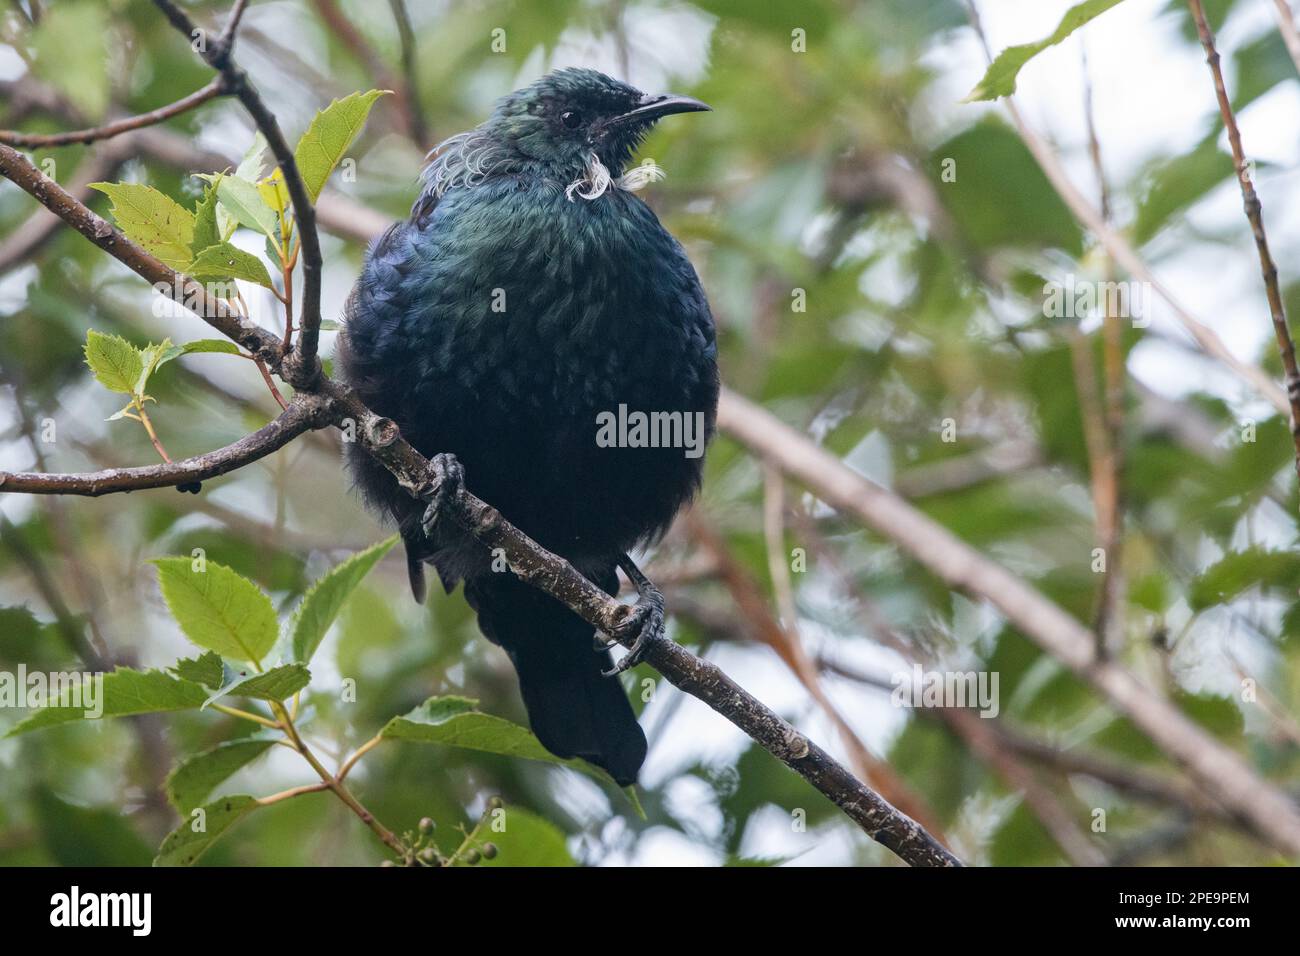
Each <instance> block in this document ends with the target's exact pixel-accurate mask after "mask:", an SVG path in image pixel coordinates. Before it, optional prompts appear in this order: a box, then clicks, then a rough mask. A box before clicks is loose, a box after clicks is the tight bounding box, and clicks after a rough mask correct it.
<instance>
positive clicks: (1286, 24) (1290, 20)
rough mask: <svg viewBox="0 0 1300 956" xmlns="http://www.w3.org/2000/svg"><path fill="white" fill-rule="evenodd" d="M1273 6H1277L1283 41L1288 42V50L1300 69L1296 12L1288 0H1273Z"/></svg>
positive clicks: (1299, 43)
mask: <svg viewBox="0 0 1300 956" xmlns="http://www.w3.org/2000/svg"><path fill="white" fill-rule="evenodd" d="M1273 6H1275V7H1276V8H1277V27H1278V30H1279V31H1280V32H1281V34H1282V41H1283V42H1284V43H1285V44H1286V50H1287V52H1288V53H1290V54H1291V60H1292V62H1294V63H1295V67H1296V69H1297V70H1300V31H1297V30H1296V25H1295V14H1293V13H1292V12H1291V5H1290V3H1288V0H1273Z"/></svg>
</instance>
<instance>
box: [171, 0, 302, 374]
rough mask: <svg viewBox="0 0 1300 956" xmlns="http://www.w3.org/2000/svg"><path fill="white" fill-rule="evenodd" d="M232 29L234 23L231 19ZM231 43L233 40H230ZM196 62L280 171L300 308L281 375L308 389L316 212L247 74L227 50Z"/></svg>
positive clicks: (180, 19)
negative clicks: (229, 98) (220, 83)
mask: <svg viewBox="0 0 1300 956" xmlns="http://www.w3.org/2000/svg"><path fill="white" fill-rule="evenodd" d="M154 5H155V6H157V7H158V9H159V10H161V11H162V12H163V14H164V15H165V16H166V17H167V19H168V20H169V21H170V22H171V24H172V26H174V27H175V28H176V29H177V30H179V31H180V32H181V33H183V34H184V35H185V36H186V37H191V36H193V34H194V31H195V30H196V29H197V28H196V27H195V25H194V22H193V21H192V20H191V19H190V18H189V16H188V15H187V14H186V13H185V12H184V11H183V10H181V9H180V8H179V7H178V6H176V4H175V3H173V2H172V0H154ZM231 21H232V25H234V24H235V23H237V20H236V18H235V17H234V16H232V17H231ZM230 39H231V41H232V42H233V39H234V37H233V34H232V36H231V38H230ZM199 55H200V56H202V57H203V59H204V61H205V62H207V64H208V65H209V66H211V67H212V68H213V69H214V70H217V71H218V72H219V73H221V74H222V76H223V77H224V79H225V83H226V86H227V87H228V88H229V90H230V92H231V93H232V94H233V95H234V96H236V97H238V99H239V102H240V103H242V104H243V105H244V109H245V110H247V111H248V114H249V115H250V116H251V117H252V118H253V122H254V123H255V124H256V125H257V128H258V129H259V130H260V131H261V133H262V135H263V136H264V137H266V143H267V145H268V146H269V147H270V148H271V154H272V155H273V156H274V157H275V161H276V162H277V163H278V164H279V166H280V172H281V175H283V176H284V185H285V189H286V190H288V192H289V198H290V199H291V200H292V201H293V214H294V219H295V222H296V224H297V229H298V237H299V238H298V241H299V242H300V243H301V246H302V300H301V302H302V305H301V311H300V313H299V315H300V318H299V322H298V325H299V332H298V350H297V352H296V353H295V354H294V362H293V363H286V370H285V374H286V375H287V376H288V378H289V381H290V382H291V383H292V384H294V386H295V387H298V386H300V385H304V384H308V383H310V382H312V381H313V380H315V379H316V378H317V377H318V376H319V375H320V359H319V358H318V357H317V354H316V350H317V347H318V345H319V342H320V321H321V314H320V289H321V271H322V268H323V260H322V258H321V251H320V236H319V235H318V234H317V232H316V209H315V206H314V205H313V204H312V201H311V198H310V197H309V196H308V195H307V186H306V184H305V183H304V182H303V179H302V173H301V172H299V170H298V164H297V162H296V161H295V160H294V156H293V150H292V149H291V148H290V146H289V143H288V141H287V140H286V139H285V138H284V133H283V132H282V131H281V130H280V124H279V122H278V121H277V120H276V118H275V114H274V113H272V112H271V111H270V110H269V109H268V108H267V106H266V103H264V102H263V101H262V97H261V95H260V94H259V93H258V92H257V88H256V87H255V86H253V83H252V81H251V80H250V79H249V78H248V74H247V73H245V72H244V71H243V70H242V69H240V68H239V67H238V66H237V65H236V64H235V61H234V59H233V58H232V57H231V56H230V49H229V46H228V45H223V44H220V43H218V44H214V45H213V46H212V47H210V48H208V49H206V50H202V51H200V54H199Z"/></svg>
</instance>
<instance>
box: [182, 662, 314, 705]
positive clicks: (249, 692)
mask: <svg viewBox="0 0 1300 956" xmlns="http://www.w3.org/2000/svg"><path fill="white" fill-rule="evenodd" d="M310 683H311V671H309V670H307V668H306V667H304V666H303V665H302V664H281V665H280V666H279V667H273V668H271V669H270V670H269V671H266V672H265V673H263V674H243V675H236V676H235V677H234V679H232V680H230V681H229V682H228V683H226V684H225V685H224V686H222V687H220V688H219V689H218V690H217V691H216V692H215V693H213V694H212V695H211V696H210V697H208V699H207V701H206V703H209V704H210V703H212V702H213V701H214V700H218V699H220V698H222V697H252V698H254V699H255V700H285V699H286V698H289V697H292V696H293V695H294V694H296V693H298V691H300V690H302V689H303V688H304V687H306V686H307V685H308V684H310Z"/></svg>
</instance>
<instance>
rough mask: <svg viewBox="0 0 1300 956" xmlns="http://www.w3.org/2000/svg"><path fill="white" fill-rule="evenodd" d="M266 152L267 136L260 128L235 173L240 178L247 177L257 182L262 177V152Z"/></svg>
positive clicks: (251, 181) (250, 180)
mask: <svg viewBox="0 0 1300 956" xmlns="http://www.w3.org/2000/svg"><path fill="white" fill-rule="evenodd" d="M264 152H266V137H265V136H263V135H262V131H261V130H258V131H257V132H256V133H255V134H254V135H253V142H252V143H250V144H249V146H248V149H247V150H245V152H244V156H243V158H242V159H241V160H240V161H239V165H238V166H236V167H235V175H236V176H238V177H239V178H240V179H246V180H248V181H249V182H250V183H255V182H257V181H258V180H259V179H261V178H262V154H263V153H264Z"/></svg>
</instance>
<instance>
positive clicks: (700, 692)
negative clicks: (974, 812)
mask: <svg viewBox="0 0 1300 956" xmlns="http://www.w3.org/2000/svg"><path fill="white" fill-rule="evenodd" d="M157 2H159V4H160V5H161V6H164V8H166V7H169V6H170V4H169V3H167V2H166V0H157ZM177 13H178V14H179V15H180V16H181V17H184V14H180V12H179V11H177ZM185 19H186V21H188V18H185ZM0 175H4V176H5V177H7V178H9V179H11V180H12V181H14V182H15V183H17V184H18V185H19V186H21V187H22V188H23V189H24V190H26V191H27V192H28V193H30V194H31V195H32V196H34V197H35V198H36V199H37V200H38V201H39V202H41V203H42V204H43V205H44V206H45V207H46V208H48V209H50V210H51V211H52V212H54V213H56V214H57V215H58V216H59V217H60V218H61V219H63V220H64V221H65V222H67V223H68V224H69V225H71V226H72V227H73V228H75V229H76V230H77V231H78V232H80V233H82V235H84V236H86V238H88V239H90V241H91V242H93V243H95V245H97V246H99V247H100V248H101V249H103V250H104V251H106V252H108V253H109V254H110V255H111V256H113V257H114V258H116V259H117V260H118V261H120V262H122V263H123V264H124V265H126V266H127V267H129V268H130V269H131V270H132V271H134V272H135V273H136V274H137V275H140V276H141V277H143V278H144V279H146V280H148V281H149V282H151V283H153V284H154V287H155V289H157V290H158V291H159V292H160V293H162V294H165V295H167V296H168V297H169V298H171V299H172V300H173V301H175V302H177V303H178V304H180V305H183V306H184V307H186V308H189V309H191V310H192V311H194V312H195V314H197V315H198V316H199V317H200V318H202V319H203V320H204V321H205V322H207V323H208V324H209V325H211V326H212V327H213V328H215V329H217V330H218V331H220V332H222V333H223V334H225V335H226V336H227V337H229V338H231V339H233V340H235V341H236V342H238V343H239V344H240V345H242V346H243V347H244V348H246V349H248V351H249V352H251V353H252V354H254V355H257V356H259V357H261V358H263V360H264V361H265V362H266V363H267V366H268V367H269V368H270V369H272V370H273V371H277V372H279V371H281V369H282V363H283V361H284V358H283V357H282V356H281V355H280V350H279V340H278V338H277V337H275V336H274V335H272V334H271V333H269V332H267V331H266V330H265V329H262V328H260V327H258V326H256V325H253V324H252V323H250V322H249V321H248V320H246V319H244V318H243V317H242V316H240V315H238V314H236V313H234V312H233V311H232V310H230V309H229V308H228V307H227V306H226V305H225V303H224V302H222V301H221V300H219V299H215V298H213V297H211V296H209V295H208V294H207V292H206V290H205V289H204V287H203V286H202V284H200V283H198V282H196V281H194V280H193V279H190V278H188V277H186V276H184V275H181V274H180V273H177V272H176V271H175V270H173V269H171V268H170V267H168V266H167V265H165V264H164V263H162V262H161V261H159V260H158V259H157V258H156V257H154V256H153V255H151V254H150V253H149V252H147V251H146V250H144V249H142V248H141V247H140V246H138V245H137V244H136V243H134V242H132V241H131V240H130V239H128V238H127V237H126V236H125V235H123V234H122V233H121V232H119V231H118V230H117V229H115V228H114V227H113V226H112V225H111V224H109V223H108V222H105V221H104V220H103V219H101V218H100V217H99V216H97V215H95V214H94V213H93V212H91V211H90V210H89V209H87V208H86V207H85V206H84V205H82V204H81V203H80V202H78V201H77V200H76V199H75V198H73V197H72V196H70V195H68V194H67V193H66V192H65V191H64V190H63V189H62V188H60V187H59V186H58V184H56V183H53V182H51V181H50V180H48V179H46V178H45V177H44V176H43V175H41V173H40V170H38V169H36V167H34V166H32V165H31V163H29V162H28V161H27V160H26V158H25V157H23V156H22V154H20V153H18V152H17V151H16V150H14V149H12V148H10V147H8V146H4V145H0ZM299 394H309V395H313V396H315V397H316V398H317V400H319V401H320V402H323V403H324V405H325V409H327V414H328V418H329V420H330V421H332V422H333V423H334V424H335V425H338V426H339V427H341V428H346V427H348V426H354V427H355V433H356V437H357V440H358V441H359V442H361V444H362V446H363V447H364V448H365V449H366V450H367V451H368V452H370V454H372V455H373V456H374V457H375V458H376V459H377V460H379V461H380V462H381V463H383V465H384V466H385V467H386V468H388V470H389V471H391V472H392V473H393V475H394V476H395V477H396V478H397V479H398V481H399V482H400V484H401V485H402V487H403V488H405V489H406V490H407V491H408V492H409V493H410V494H412V495H414V496H416V497H423V496H425V494H426V493H427V490H428V488H429V486H430V483H431V480H432V470H431V467H430V464H429V461H428V459H427V458H425V457H424V456H423V455H421V454H420V453H419V452H418V451H416V450H415V448H413V447H412V446H411V445H410V444H408V443H407V442H406V441H405V440H404V439H402V437H401V435H400V434H399V431H398V428H397V425H396V424H395V423H394V422H392V421H391V420H389V419H385V418H381V417H379V416H378V415H376V414H375V413H374V412H372V411H371V410H370V409H369V408H367V407H366V406H365V404H364V403H363V402H362V401H361V400H360V399H359V398H358V397H357V396H356V394H355V393H354V392H353V391H352V390H351V389H350V388H348V387H347V386H345V385H343V384H341V383H339V382H335V381H334V380H332V379H329V378H326V377H324V376H317V377H316V378H315V379H313V380H311V381H307V382H305V383H304V384H303V385H302V386H301V387H300V389H299ZM290 407H291V408H293V407H294V406H293V405H291V406H290ZM325 413H326V412H324V411H323V412H322V414H325ZM286 414H288V413H287V412H286ZM313 418H314V413H313ZM304 430H306V429H304ZM177 464H178V465H179V464H181V463H177ZM153 467H154V468H158V467H165V466H153ZM471 478H472V476H471ZM13 490H17V489H13ZM449 509H450V513H452V514H453V515H454V516H455V517H456V519H457V520H458V521H459V522H460V523H461V524H462V525H463V526H464V527H465V528H466V529H467V530H469V531H470V533H472V534H473V535H474V537H475V538H477V539H478V540H479V541H480V542H481V543H482V544H484V545H485V546H487V547H488V548H497V547H499V548H501V549H502V551H503V553H504V554H505V555H506V559H507V562H508V563H509V565H510V567H511V570H513V571H514V572H515V574H516V575H518V576H519V577H520V578H521V579H522V580H524V581H526V582H528V583H529V584H532V585H533V586H534V587H539V588H541V589H542V590H544V591H546V592H547V593H548V594H550V595H551V596H552V597H555V598H556V599H557V600H559V601H561V602H562V603H564V604H565V605H566V606H568V607H569V608H570V609H571V610H573V611H574V612H575V613H576V614H578V615H579V616H580V617H582V618H583V619H584V620H586V621H587V622H588V623H590V624H592V625H593V626H595V627H598V628H600V629H601V630H602V631H603V632H605V633H606V634H611V635H612V634H615V633H616V632H617V629H618V625H619V624H621V623H623V622H624V621H625V620H626V618H627V615H628V614H629V613H630V608H629V606H628V605H625V604H620V603H619V602H618V601H616V600H614V599H613V598H611V597H610V596H609V595H608V594H606V593H605V592H604V591H603V590H601V589H600V588H598V587H596V585H594V584H592V583H591V582H590V581H588V580H587V579H586V578H584V577H583V576H582V575H581V574H579V573H578V571H577V570H576V569H574V567H573V566H572V565H570V564H569V562H568V561H565V560H564V559H563V558H560V557H558V556H556V555H554V554H551V553H550V552H549V551H546V550H545V549H543V548H542V547H541V546H540V545H538V544H537V543H536V542H535V541H533V540H532V539H530V538H529V537H528V536H527V535H525V534H524V533H523V532H521V531H519V530H518V529H517V528H515V527H514V526H513V525H511V524H510V523H509V522H508V521H506V520H505V518H503V517H502V516H501V514H500V513H499V512H498V511H496V509H494V508H492V507H491V506H490V505H488V504H487V503H486V502H484V501H482V500H480V499H479V498H476V497H475V496H474V495H472V494H470V493H469V492H468V491H464V490H462V491H461V493H460V494H459V495H458V496H457V498H456V499H455V501H454V502H453V503H451V504H450V505H449ZM625 640H626V642H627V643H630V642H631V638H630V637H628V638H625ZM645 659H646V661H647V662H648V663H649V664H650V665H651V666H653V667H655V668H656V669H657V670H658V671H659V672H660V673H661V674H663V675H664V677H665V678H667V679H668V681H669V682H671V683H672V684H674V685H675V686H677V687H679V688H681V689H682V690H684V691H686V692H687V693H689V694H691V695H693V696H694V697H697V698H698V699H700V700H702V701H703V702H704V703H706V704H708V705H709V706H710V707H712V708H713V709H714V710H715V711H717V712H718V713H719V714H721V715H722V716H724V717H726V718H727V719H728V720H730V721H731V722H732V723H733V724H735V725H736V726H737V727H739V728H740V729H741V730H743V731H745V732H746V733H747V734H749V736H750V737H752V738H753V739H754V740H755V741H756V742H758V743H759V744H760V745H761V746H762V747H763V748H764V749H766V750H767V751H769V752H770V753H772V754H773V755H774V756H776V757H777V758H778V759H780V760H781V761H783V762H784V763H785V764H786V765H787V766H789V767H790V768H791V769H793V770H794V771H795V772H796V773H798V774H800V775H801V776H802V777H804V778H805V779H806V780H808V781H809V782H810V783H811V784H812V785H813V786H815V787H816V788H817V789H818V790H820V791H821V792H822V793H823V794H825V795H826V796H827V797H828V798H829V799H830V800H831V801H832V802H834V803H835V804H836V805H837V806H839V807H840V809H841V810H843V811H844V813H845V814H846V815H848V817H849V818H850V819H852V820H853V821H854V822H855V823H857V824H858V825H859V826H860V827H861V828H862V829H863V830H864V831H865V832H866V833H867V834H868V835H869V836H871V837H872V838H873V839H875V840H876V841H878V842H879V843H881V844H882V845H884V846H886V847H888V848H889V849H891V850H893V851H894V852H895V853H897V854H898V855H899V857H901V858H902V859H903V860H905V861H906V862H908V863H910V864H912V865H914V866H958V865H960V861H959V860H958V859H957V858H956V857H955V856H953V855H952V854H951V853H950V852H948V851H947V850H946V849H945V848H944V847H943V846H941V845H940V844H939V843H938V842H937V841H935V839H934V838H933V837H932V836H931V835H930V834H929V833H927V832H926V831H925V829H924V828H923V827H921V826H920V825H919V824H917V823H916V822H915V821H914V820H912V819H911V818H909V817H908V816H906V815H905V814H903V813H900V812H899V811H898V810H896V809H895V808H894V807H893V806H891V805H890V804H889V802H888V801H886V800H885V799H883V798H882V797H881V796H880V795H879V794H877V793H875V792H874V791H872V790H871V789H869V788H868V787H867V786H865V785H864V784H863V783H862V782H861V781H859V780H858V779H857V778H855V777H854V776H853V775H852V774H851V773H850V772H849V771H848V770H846V769H845V768H844V767H843V766H841V765H840V764H839V763H838V762H837V761H835V760H834V758H832V757H831V756H830V755H829V754H828V753H826V752H825V751H824V750H822V749H821V748H820V747H818V746H817V745H816V744H814V743H812V742H811V741H809V740H808V739H807V738H806V737H804V736H803V735H802V734H800V733H799V732H798V731H796V730H795V729H794V728H793V727H791V726H790V724H788V723H787V722H786V721H785V720H783V719H782V718H781V717H780V716H779V715H777V714H776V713H775V712H774V711H772V710H771V709H770V708H768V707H767V706H766V705H764V704H763V703H762V702H761V701H759V700H757V699H756V698H755V697H753V696H752V695H751V694H749V693H748V692H746V691H745V690H743V689H742V688H740V687H739V686H738V685H736V684H735V683H734V682H733V681H732V680H731V679H730V678H729V677H727V675H726V674H724V673H723V672H722V671H721V670H720V669H719V668H718V667H717V666H716V665H715V664H712V663H710V662H708V661H705V660H701V659H700V658H698V657H696V656H695V655H693V654H691V653H690V652H689V651H687V650H686V649H685V648H683V647H681V646H680V645H678V644H676V643H674V642H672V641H667V640H664V641H661V642H659V643H658V644H656V645H655V646H654V647H652V648H651V649H650V650H649V652H648V653H647V654H646V658H645Z"/></svg>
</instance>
